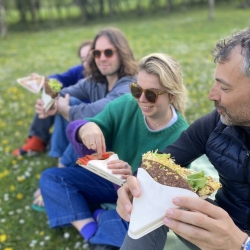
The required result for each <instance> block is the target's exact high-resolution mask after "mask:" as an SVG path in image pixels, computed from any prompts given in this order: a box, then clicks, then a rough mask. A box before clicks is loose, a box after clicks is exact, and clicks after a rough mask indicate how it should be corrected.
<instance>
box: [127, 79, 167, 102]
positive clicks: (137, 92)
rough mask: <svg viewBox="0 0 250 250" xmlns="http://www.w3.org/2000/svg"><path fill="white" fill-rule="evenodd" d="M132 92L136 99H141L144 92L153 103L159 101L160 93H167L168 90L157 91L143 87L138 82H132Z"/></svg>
mask: <svg viewBox="0 0 250 250" xmlns="http://www.w3.org/2000/svg"><path fill="white" fill-rule="evenodd" d="M130 92H131V94H132V96H133V97H134V98H136V99H139V98H140V97H141V95H142V93H144V95H145V98H146V99H147V100H148V101H149V102H151V103H155V102H156V101H157V98H158V95H162V94H165V93H167V92H168V91H167V90H163V91H155V90H152V89H143V88H141V87H140V86H139V85H138V84H137V83H135V82H134V83H131V84H130Z"/></svg>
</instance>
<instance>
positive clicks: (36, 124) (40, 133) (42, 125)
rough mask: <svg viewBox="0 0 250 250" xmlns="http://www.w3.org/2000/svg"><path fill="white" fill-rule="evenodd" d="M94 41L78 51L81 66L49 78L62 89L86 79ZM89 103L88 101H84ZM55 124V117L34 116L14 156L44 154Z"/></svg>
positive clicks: (81, 46)
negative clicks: (58, 83) (56, 82)
mask: <svg viewBox="0 0 250 250" xmlns="http://www.w3.org/2000/svg"><path fill="white" fill-rule="evenodd" d="M91 43H92V41H85V42H83V43H82V44H81V45H80V46H79V49H78V56H79V58H80V59H81V62H82V63H81V64H79V65H77V66H74V67H72V68H70V69H68V70H67V71H66V72H64V73H62V74H55V75H51V76H49V78H55V79H57V80H58V81H59V82H60V83H61V84H62V88H66V87H69V86H71V85H74V84H76V83H77V82H78V81H79V80H80V79H83V78H84V74H83V72H84V69H85V68H86V62H87V56H88V53H89V50H90V46H91ZM84 101H86V102H88V100H87V99H86V100H84ZM53 124H54V116H49V117H47V118H46V119H40V118H39V117H38V115H37V114H35V115H34V118H33V121H32V123H31V126H30V128H29V133H28V135H29V136H28V138H27V139H26V142H25V144H24V145H23V146H22V147H20V148H17V149H15V150H14V151H13V152H12V154H13V155H14V156H18V155H24V154H29V155H33V154H36V153H39V152H43V151H44V150H45V149H46V145H47V144H48V143H49V141H50V137H51V134H50V128H51V127H52V125H53Z"/></svg>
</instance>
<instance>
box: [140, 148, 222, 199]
mask: <svg viewBox="0 0 250 250" xmlns="http://www.w3.org/2000/svg"><path fill="white" fill-rule="evenodd" d="M141 167H142V168H143V169H145V170H146V171H147V172H148V174H149V175H150V176H151V177H152V178H153V179H154V180H155V181H157V182H159V183H161V184H163V185H167V186H172V187H179V188H185V189H188V190H190V191H193V192H195V193H197V194H198V195H199V196H200V197H201V196H207V195H210V194H212V193H213V192H215V191H216V190H218V189H219V188H220V187H221V184H220V183H219V182H218V181H216V180H214V179H213V178H212V177H210V176H206V175H205V172H204V171H201V172H195V171H194V170H192V169H188V168H183V167H181V166H180V165H178V164H176V163H175V162H174V160H173V159H172V158H171V157H170V154H159V153H157V151H156V152H147V153H146V154H144V155H143V156H142V164H141Z"/></svg>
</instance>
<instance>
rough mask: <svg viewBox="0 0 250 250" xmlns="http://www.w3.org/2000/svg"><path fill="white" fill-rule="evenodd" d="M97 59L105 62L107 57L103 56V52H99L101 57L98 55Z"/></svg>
mask: <svg viewBox="0 0 250 250" xmlns="http://www.w3.org/2000/svg"><path fill="white" fill-rule="evenodd" d="M99 59H100V60H106V59H107V57H106V56H105V53H104V51H102V52H101V55H100V58H99Z"/></svg>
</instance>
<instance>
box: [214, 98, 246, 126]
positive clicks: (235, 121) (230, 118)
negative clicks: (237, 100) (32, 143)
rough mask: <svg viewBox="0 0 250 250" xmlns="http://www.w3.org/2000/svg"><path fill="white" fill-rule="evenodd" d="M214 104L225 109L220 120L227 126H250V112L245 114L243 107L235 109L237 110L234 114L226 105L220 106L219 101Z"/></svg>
mask: <svg viewBox="0 0 250 250" xmlns="http://www.w3.org/2000/svg"><path fill="white" fill-rule="evenodd" d="M214 106H215V107H216V108H219V109H222V110H223V114H220V120H221V122H222V123H223V124H225V125H227V126H247V127H249V126H250V120H248V119H247V117H248V116H249V113H248V112H247V113H248V114H245V115H244V112H242V110H243V109H241V108H240V107H239V108H238V109H235V112H234V114H233V115H232V114H230V112H228V111H227V109H226V108H225V107H223V106H220V105H219V104H218V103H216V102H215V105H214Z"/></svg>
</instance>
